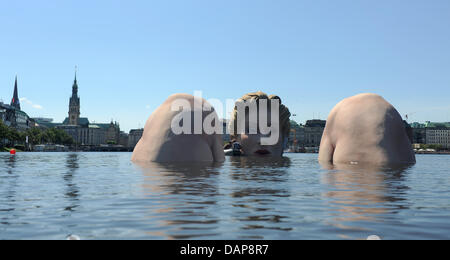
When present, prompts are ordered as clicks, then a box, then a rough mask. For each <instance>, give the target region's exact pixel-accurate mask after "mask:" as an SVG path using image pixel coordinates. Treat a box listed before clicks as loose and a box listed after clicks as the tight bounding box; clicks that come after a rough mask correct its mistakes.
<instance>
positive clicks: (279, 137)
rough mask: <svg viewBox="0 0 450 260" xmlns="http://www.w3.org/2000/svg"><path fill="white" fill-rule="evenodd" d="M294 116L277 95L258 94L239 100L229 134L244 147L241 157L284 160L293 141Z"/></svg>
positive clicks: (231, 120)
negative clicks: (291, 138)
mask: <svg viewBox="0 0 450 260" xmlns="http://www.w3.org/2000/svg"><path fill="white" fill-rule="evenodd" d="M290 115H291V113H290V112H289V109H288V108H287V107H286V106H285V105H283V104H282V102H281V99H280V97H278V96H276V95H270V96H269V95H267V94H266V93H264V92H261V91H258V92H254V93H248V94H245V95H244V96H242V97H241V98H240V99H238V100H237V101H236V103H235V107H234V110H233V112H232V115H231V119H230V124H229V132H230V136H231V138H232V139H234V140H236V142H235V144H237V145H239V146H240V149H239V150H240V154H239V155H241V154H243V155H246V156H273V157H281V156H282V155H283V151H284V149H285V147H286V145H287V142H288V138H289V133H290V120H289V118H290ZM269 126H270V127H269ZM236 151H237V149H236Z"/></svg>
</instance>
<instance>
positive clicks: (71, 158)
mask: <svg viewBox="0 0 450 260" xmlns="http://www.w3.org/2000/svg"><path fill="white" fill-rule="evenodd" d="M66 168H67V172H66V173H65V174H64V175H63V179H64V182H65V185H66V192H65V196H66V197H67V198H68V201H69V205H68V206H67V207H66V208H65V209H64V210H66V211H69V212H71V211H74V210H75V209H76V208H77V207H78V192H79V188H78V186H77V185H76V183H75V182H74V177H75V174H76V172H77V170H78V168H79V165H78V154H77V153H69V154H67V158H66Z"/></svg>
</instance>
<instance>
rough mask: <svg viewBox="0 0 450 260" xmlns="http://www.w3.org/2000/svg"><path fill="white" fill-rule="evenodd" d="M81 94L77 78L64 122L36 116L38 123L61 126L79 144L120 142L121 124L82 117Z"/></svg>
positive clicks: (55, 126) (91, 144)
mask: <svg viewBox="0 0 450 260" xmlns="http://www.w3.org/2000/svg"><path fill="white" fill-rule="evenodd" d="M80 108H81V105H80V96H79V95H78V81H77V75H76V72H75V78H74V81H73V84H72V95H71V97H70V98H69V112H68V117H66V118H65V119H64V121H63V122H62V123H53V120H48V119H45V118H35V120H36V124H37V125H38V126H39V127H41V128H59V129H62V130H64V131H65V132H66V133H67V134H68V135H70V136H71V137H72V138H73V139H74V141H75V142H76V143H77V144H78V145H82V146H99V145H104V144H119V137H120V126H119V124H118V123H117V122H113V121H112V120H111V122H110V123H95V122H90V121H89V118H87V117H80V111H81V109H80Z"/></svg>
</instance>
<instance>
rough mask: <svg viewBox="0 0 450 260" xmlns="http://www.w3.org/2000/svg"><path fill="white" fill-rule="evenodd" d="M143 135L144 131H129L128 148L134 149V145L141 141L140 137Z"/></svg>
mask: <svg viewBox="0 0 450 260" xmlns="http://www.w3.org/2000/svg"><path fill="white" fill-rule="evenodd" d="M143 134H144V129H143V128H141V129H131V130H130V133H129V134H128V147H129V148H130V149H134V147H135V146H136V144H137V143H138V142H139V140H140V139H141V137H142V135H143Z"/></svg>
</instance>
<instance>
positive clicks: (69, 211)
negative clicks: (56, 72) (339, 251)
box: [0, 153, 450, 239]
mask: <svg viewBox="0 0 450 260" xmlns="http://www.w3.org/2000/svg"><path fill="white" fill-rule="evenodd" d="M130 158H131V153H19V154H17V155H16V156H15V157H11V156H10V155H9V154H7V153H0V239H65V238H66V237H67V236H68V235H69V234H76V235H78V236H80V237H81V239H365V238H367V236H369V235H373V234H375V235H378V236H380V237H381V238H382V239H450V173H449V170H450V156H448V155H418V156H417V164H416V165H413V166H410V167H404V168H400V169H374V168H367V167H366V168H364V167H360V166H355V165H353V166H347V167H342V168H339V169H336V168H335V169H326V168H327V167H322V166H321V165H319V163H318V162H317V155H316V154H286V155H285V158H283V159H280V160H268V159H259V160H257V159H249V158H245V157H233V158H231V157H228V158H227V160H226V162H225V163H223V164H219V165H199V164H197V165H170V164H166V165H162V164H151V165H146V166H145V167H143V166H139V165H135V164H133V163H131V162H130Z"/></svg>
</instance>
